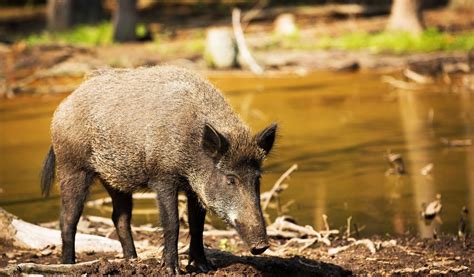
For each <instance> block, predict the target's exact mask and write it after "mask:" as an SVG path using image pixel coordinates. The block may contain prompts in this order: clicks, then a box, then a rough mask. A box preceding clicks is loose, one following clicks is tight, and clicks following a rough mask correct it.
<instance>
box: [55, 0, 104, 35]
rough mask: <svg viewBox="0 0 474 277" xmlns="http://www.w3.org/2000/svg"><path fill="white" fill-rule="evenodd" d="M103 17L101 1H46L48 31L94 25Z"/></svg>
mask: <svg viewBox="0 0 474 277" xmlns="http://www.w3.org/2000/svg"><path fill="white" fill-rule="evenodd" d="M103 16H104V9H103V7H102V1H101V0H48V9H47V17H48V29H49V30H51V31H64V30H67V29H69V28H70V27H71V26H73V25H74V24H84V23H95V22H98V21H100V20H101V19H102V18H103Z"/></svg>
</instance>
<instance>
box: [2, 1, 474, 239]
mask: <svg viewBox="0 0 474 277" xmlns="http://www.w3.org/2000/svg"><path fill="white" fill-rule="evenodd" d="M473 49H474V1H472V0H450V1H448V0H424V1H421V0H393V1H389V0H378V1H375V0H359V1H358V0H340V1H336V0H327V1H323V0H315V1H309V0H308V1H285V0H259V1H248V0H235V1H234V0H222V1H218V0H176V1H172V0H104V1H100V0H96V1H86V0H48V1H46V0H0V206H1V207H3V208H5V209H6V210H8V211H9V212H12V213H13V214H15V215H17V216H19V217H21V218H23V219H25V220H28V221H32V222H45V221H51V220H55V219H57V217H58V213H59V192H58V190H55V191H54V193H53V195H52V196H50V197H49V198H47V199H44V198H42V197H41V196H40V189H39V178H38V176H39V172H40V168H41V163H42V160H43V158H44V155H46V152H47V150H48V147H49V144H50V136H49V124H50V121H51V117H52V114H53V112H54V110H55V108H56V107H57V105H58V104H59V103H60V101H61V100H62V99H64V97H66V96H67V95H68V94H69V93H71V92H72V91H73V90H74V89H75V88H76V87H77V86H78V85H79V84H80V83H81V82H82V81H83V80H84V76H85V75H86V74H88V73H89V72H91V71H92V70H94V69H96V68H100V67H104V66H110V67H120V68H121V67H125V68H134V67H139V66H153V65H160V64H173V65H178V66H182V67H187V68H190V69H192V70H195V71H198V72H200V73H202V74H203V75H205V76H207V77H208V78H209V79H210V80H211V82H212V83H213V84H215V85H216V86H217V87H218V88H220V89H221V90H222V91H223V93H224V94H225V96H226V97H227V99H228V100H229V102H230V104H231V105H232V106H233V107H234V109H235V110H236V111H237V112H238V113H239V114H240V115H241V117H242V118H243V119H244V120H245V121H247V122H248V123H249V124H250V126H251V127H252V128H253V129H254V130H259V129H261V128H263V127H264V126H267V125H268V123H270V122H272V121H276V122H278V123H279V124H280V127H281V128H280V130H281V134H280V136H279V138H278V141H277V146H276V151H275V152H274V153H273V155H272V156H271V157H270V158H269V160H268V161H267V163H266V166H265V170H266V175H265V177H264V179H263V182H262V186H263V187H262V191H266V190H269V189H270V188H271V187H272V186H273V184H274V182H275V181H276V180H277V179H278V177H279V176H280V175H281V174H282V173H283V172H285V171H286V170H287V169H288V168H289V167H290V166H292V165H293V164H298V170H296V171H294V172H293V173H292V174H291V179H290V180H287V181H286V183H287V184H288V188H287V189H286V190H284V191H283V192H281V195H280V203H281V205H279V206H278V207H274V208H273V209H272V210H271V213H272V215H277V214H282V213H285V214H289V215H291V216H293V217H294V218H295V219H296V221H297V222H299V223H301V224H303V225H304V224H310V225H313V226H315V228H316V229H321V228H323V227H324V225H323V215H327V216H328V220H329V223H330V225H331V226H336V228H337V227H339V226H344V225H345V224H346V221H347V218H349V217H351V218H352V222H353V224H355V226H357V227H356V229H358V230H360V232H361V233H363V234H368V235H372V234H385V233H389V234H398V235H403V234H416V235H420V236H422V237H433V236H436V234H439V233H450V234H458V233H459V232H461V233H466V232H468V230H469V229H470V230H472V228H473V227H474V216H473V212H474V146H473V139H474V51H473ZM104 196H106V192H105V191H104V190H103V189H102V187H101V186H100V185H96V186H94V188H93V190H92V191H91V195H90V199H97V198H100V197H104ZM433 203H437V204H442V210H441V212H440V213H439V214H438V211H436V216H434V218H429V217H427V216H425V215H426V212H427V209H428V207H430V204H433ZM110 211H111V207H108V206H103V207H98V206H88V207H86V210H85V213H86V214H93V215H102V216H107V217H108V216H109V214H110ZM156 216H157V215H156V208H155V204H154V201H152V200H140V201H137V202H136V208H135V210H134V220H135V223H137V224H138V223H148V222H150V223H153V224H155V222H156Z"/></svg>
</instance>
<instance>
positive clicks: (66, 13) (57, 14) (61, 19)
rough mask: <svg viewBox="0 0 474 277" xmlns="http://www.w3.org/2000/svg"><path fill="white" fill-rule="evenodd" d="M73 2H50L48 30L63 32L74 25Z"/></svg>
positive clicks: (67, 0)
mask: <svg viewBox="0 0 474 277" xmlns="http://www.w3.org/2000/svg"><path fill="white" fill-rule="evenodd" d="M72 4H73V0H48V7H47V20H48V29H49V30H51V31H63V30H66V29H67V28H69V27H71V25H72V16H71V15H72Z"/></svg>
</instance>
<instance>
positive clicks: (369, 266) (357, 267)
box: [0, 230, 474, 276]
mask: <svg viewBox="0 0 474 277" xmlns="http://www.w3.org/2000/svg"><path fill="white" fill-rule="evenodd" d="M114 237H116V236H115V234H112V235H111V238H114ZM134 237H135V241H144V240H147V241H148V242H149V244H150V245H156V249H157V252H155V253H153V252H152V253H150V252H148V253H143V251H142V252H141V251H140V250H139V251H138V252H139V257H140V258H138V259H134V260H123V259H120V257H121V254H119V253H93V252H91V253H79V254H78V255H77V256H78V257H77V262H78V263H79V264H78V266H76V267H75V268H71V269H68V271H67V273H74V274H123V275H129V274H157V275H161V274H163V270H162V268H161V266H160V258H161V253H160V250H158V249H159V246H160V245H161V242H162V234H161V233H160V232H141V231H140V232H135V234H134ZM370 240H371V241H372V242H374V244H375V246H376V249H377V250H376V251H375V253H371V252H370V251H369V249H368V248H367V247H366V246H365V245H354V246H351V247H349V248H348V249H346V250H345V251H341V252H339V253H337V254H329V253H328V251H329V249H331V248H337V247H339V246H345V245H349V244H350V242H348V240H346V239H344V238H340V237H335V238H334V239H333V240H332V241H331V246H326V245H322V244H315V245H313V246H312V247H309V248H306V249H304V250H302V251H300V250H299V249H301V248H298V247H296V246H288V247H287V248H286V249H285V251H284V252H283V253H281V254H280V255H279V256H271V255H262V256H252V255H250V253H249V252H248V250H247V249H246V247H245V246H244V245H243V243H242V242H241V241H240V239H239V238H238V237H237V236H234V237H228V238H225V239H222V238H216V237H206V238H205V244H206V247H207V250H206V252H207V257H208V258H209V260H210V261H211V263H212V264H213V265H214V267H215V268H216V270H215V271H212V272H209V273H208V274H206V275H204V274H198V275H199V276H208V275H211V276H212V275H215V276H228V275H232V276H236V275H237V276H289V275H291V276H320V275H324V276H347V275H354V274H355V275H360V274H363V275H365V274H381V275H386V274H390V275H393V274H395V275H399V274H401V275H407V274H408V275H428V274H429V275H437V276H439V275H464V276H466V275H470V274H474V264H473V263H474V247H473V245H474V244H473V243H474V240H473V239H472V238H466V239H460V238H458V237H455V236H441V237H439V238H437V239H419V238H416V237H414V236H404V237H387V236H385V237H371V238H370ZM286 242H287V241H285V240H283V239H272V240H271V247H270V250H273V249H278V248H279V247H280V246H281V245H283V244H285V243H286ZM187 243H189V237H188V234H187V231H186V230H183V231H182V232H181V236H180V244H179V245H180V246H181V247H183V246H185V245H187ZM183 252H184V253H183V254H181V255H180V262H181V270H182V274H191V275H195V274H197V272H196V271H195V269H194V268H193V267H192V266H188V265H187V263H188V260H187V259H188V257H187V254H186V253H185V251H183ZM267 252H268V251H267ZM0 253H2V254H0V268H4V270H3V272H2V271H0V275H1V274H2V273H3V274H14V273H22V272H23V273H45V272H48V271H44V269H43V270H40V269H38V268H34V267H31V265H30V264H28V263H34V264H36V265H38V264H57V263H58V262H59V260H60V251H59V249H58V248H57V247H47V248H46V249H43V250H28V249H20V248H18V247H15V246H13V245H12V244H11V243H9V242H7V241H0ZM269 254H272V251H270V252H269ZM272 255H275V254H272ZM88 261H94V262H92V263H89V264H81V263H84V262H88ZM25 263H26V264H25ZM50 273H51V272H50ZM56 273H58V272H56Z"/></svg>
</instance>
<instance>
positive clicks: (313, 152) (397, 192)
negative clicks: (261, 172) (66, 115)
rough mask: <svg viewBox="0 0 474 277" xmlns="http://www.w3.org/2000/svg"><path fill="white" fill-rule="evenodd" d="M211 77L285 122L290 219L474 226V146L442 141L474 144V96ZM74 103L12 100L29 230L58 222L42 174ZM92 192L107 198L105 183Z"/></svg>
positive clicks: (10, 196) (396, 228)
mask: <svg viewBox="0 0 474 277" xmlns="http://www.w3.org/2000/svg"><path fill="white" fill-rule="evenodd" d="M211 79H212V81H213V82H214V83H215V84H216V85H217V86H218V87H219V88H221V89H222V90H223V91H224V92H225V94H226V96H227V98H228V99H229V101H230V103H231V104H232V106H233V107H234V108H235V110H236V111H237V112H238V113H239V114H241V116H242V117H243V118H244V120H246V121H247V122H249V124H250V125H251V126H252V127H253V128H254V130H259V129H261V128H263V127H264V126H266V125H267V124H269V123H270V122H272V121H276V122H278V123H279V126H280V130H281V133H280V136H279V137H278V140H277V147H276V149H275V151H274V153H273V154H272V156H271V157H270V158H269V160H268V161H267V163H266V171H267V173H266V175H265V177H264V179H263V189H262V190H268V189H269V188H270V187H271V186H272V185H273V183H274V182H275V180H276V179H277V178H278V177H279V176H280V174H281V173H283V172H284V171H285V170H286V169H287V168H289V167H290V166H291V165H292V164H293V163H297V164H298V166H299V169H298V170H297V171H295V172H294V173H293V174H292V175H291V180H289V181H288V182H287V183H289V185H290V186H289V189H288V190H286V191H285V192H283V194H282V203H284V202H286V201H289V200H292V199H293V200H295V203H294V204H293V205H292V206H290V212H289V213H290V214H291V215H292V216H294V217H295V218H296V219H297V221H298V222H300V223H302V224H311V225H314V226H316V228H322V215H323V214H327V215H328V217H329V224H330V225H332V226H334V227H343V226H344V225H345V224H346V219H347V217H349V216H352V222H355V223H356V224H357V225H358V226H365V229H364V230H363V231H362V233H363V234H374V233H377V234H383V233H391V234H403V233H406V232H410V233H418V234H421V235H423V236H431V235H432V233H433V228H436V229H437V231H438V233H439V232H447V233H456V232H457V228H458V227H457V226H458V222H459V217H460V210H461V207H462V206H467V207H468V208H469V210H470V211H471V213H470V223H469V224H470V226H471V229H474V223H473V222H474V217H473V214H474V146H471V147H458V148H452V147H446V146H444V145H443V144H442V143H440V139H441V138H443V137H445V138H449V139H469V138H470V139H473V138H474V94H470V95H469V94H467V93H452V92H449V88H446V87H443V86H439V87H430V88H429V89H427V90H424V91H416V92H414V91H393V90H392V89H390V88H389V87H388V86H387V85H385V84H383V83H382V82H380V76H379V75H367V74H334V73H318V74H317V75H310V76H306V77H297V76H290V77H285V78H281V77H278V78H276V77H275V78H272V77H267V78H263V79H262V78H254V77H238V78H237V77H235V76H214V77H213V78H211ZM62 98H63V96H44V97H28V98H19V99H14V100H8V101H2V102H0V115H1V117H0V131H1V135H0V139H1V141H0V155H1V159H0V188H1V190H2V192H0V206H1V207H3V208H5V209H7V210H8V211H10V212H12V213H14V214H16V215H18V216H19V217H22V218H24V219H26V220H29V221H33V222H42V221H49V220H54V219H56V218H57V216H58V211H59V198H58V192H57V190H56V191H55V193H54V194H53V196H52V197H50V198H49V199H43V198H41V197H40V191H39V184H38V175H39V171H40V166H41V162H42V159H43V157H44V155H45V154H46V151H47V149H48V146H49V143H50V139H49V123H50V120H51V116H52V113H53V111H54V109H55V107H56V106H57V105H58V103H59V102H60V101H61V99H62ZM430 114H431V116H430ZM430 118H432V119H433V120H430ZM388 149H391V150H392V151H393V152H397V153H401V154H402V155H403V157H404V160H405V163H406V166H407V171H408V174H407V175H404V176H385V171H386V169H387V168H388V163H387V162H386V160H385V157H384V155H385V153H386V151H387V150H388ZM429 163H433V164H434V168H433V171H432V174H431V175H429V176H423V175H422V174H421V173H420V170H421V169H422V168H423V167H424V166H426V165H427V164H429ZM437 193H439V194H441V195H442V202H443V211H442V214H441V217H440V218H439V219H436V220H434V221H433V222H431V223H425V222H424V221H423V220H421V217H420V211H421V210H422V204H423V203H427V202H430V201H432V200H434V199H435V196H436V194H437ZM91 194H92V195H91V198H98V197H101V196H105V195H106V194H105V193H104V191H103V190H102V188H101V187H100V186H99V185H96V186H95V187H94V189H93V190H92V193H91ZM154 210H155V208H154V203H153V202H152V201H148V202H146V201H144V202H139V203H137V204H136V211H135V215H134V217H135V221H136V223H144V222H151V223H155V222H156V214H155V213H153V211H154ZM85 213H87V214H96V215H103V216H108V215H109V213H110V211H108V210H107V211H104V210H96V209H93V208H86V210H85Z"/></svg>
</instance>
